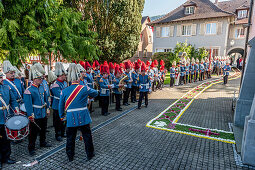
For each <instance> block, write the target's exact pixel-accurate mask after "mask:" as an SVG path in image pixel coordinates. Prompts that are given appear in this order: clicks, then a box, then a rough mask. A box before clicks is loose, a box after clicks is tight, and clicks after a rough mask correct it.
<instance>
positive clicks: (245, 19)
mask: <svg viewBox="0 0 255 170" xmlns="http://www.w3.org/2000/svg"><path fill="white" fill-rule="evenodd" d="M235 24H237V25H238V24H248V18H244V19H240V20H236V21H235Z"/></svg>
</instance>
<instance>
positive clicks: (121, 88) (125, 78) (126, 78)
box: [118, 75, 128, 91]
mask: <svg viewBox="0 0 255 170" xmlns="http://www.w3.org/2000/svg"><path fill="white" fill-rule="evenodd" d="M125 80H128V76H127V75H125V76H124V77H123V78H122V79H121V80H120V82H119V85H120V84H124V83H123V82H124V81H125ZM118 90H119V91H123V90H124V86H122V87H119V89H118Z"/></svg>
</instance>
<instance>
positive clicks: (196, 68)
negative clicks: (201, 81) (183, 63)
mask: <svg viewBox="0 0 255 170" xmlns="http://www.w3.org/2000/svg"><path fill="white" fill-rule="evenodd" d="M198 70H199V65H198V64H195V71H196V73H198Z"/></svg>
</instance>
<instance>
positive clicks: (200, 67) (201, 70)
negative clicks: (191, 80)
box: [199, 59, 205, 81]
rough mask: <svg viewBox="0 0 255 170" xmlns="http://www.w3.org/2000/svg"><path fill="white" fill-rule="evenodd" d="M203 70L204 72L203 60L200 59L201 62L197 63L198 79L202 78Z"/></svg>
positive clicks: (201, 79)
mask: <svg viewBox="0 0 255 170" xmlns="http://www.w3.org/2000/svg"><path fill="white" fill-rule="evenodd" d="M204 72H205V67H204V60H203V59H202V60H201V63H200V64H199V81H203V80H204Z"/></svg>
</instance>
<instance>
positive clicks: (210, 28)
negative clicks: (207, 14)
mask: <svg viewBox="0 0 255 170" xmlns="http://www.w3.org/2000/svg"><path fill="white" fill-rule="evenodd" d="M216 28H217V24H216V23H209V24H206V34H216Z"/></svg>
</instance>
